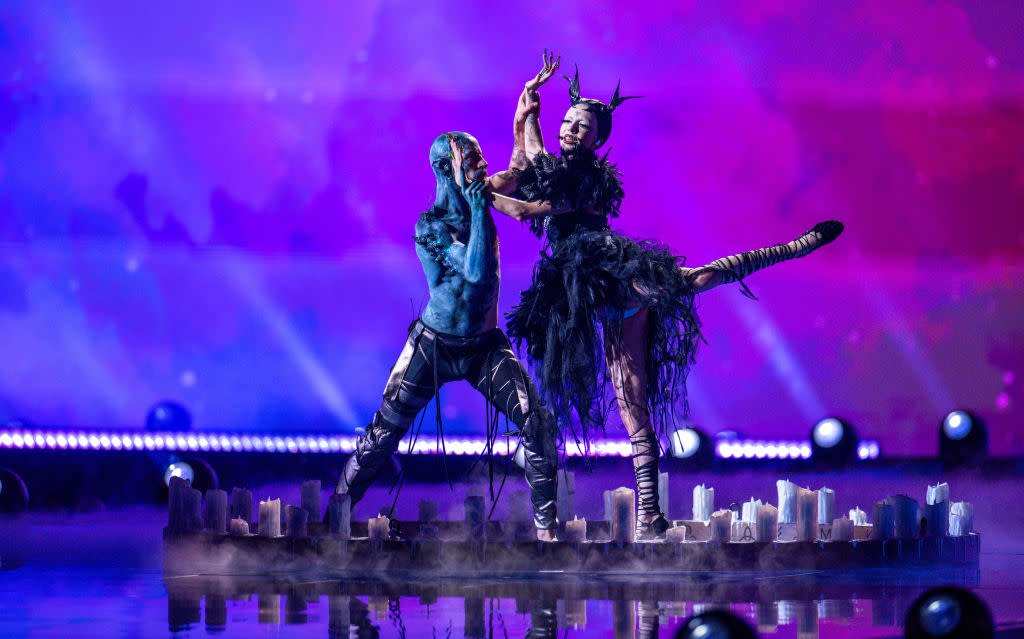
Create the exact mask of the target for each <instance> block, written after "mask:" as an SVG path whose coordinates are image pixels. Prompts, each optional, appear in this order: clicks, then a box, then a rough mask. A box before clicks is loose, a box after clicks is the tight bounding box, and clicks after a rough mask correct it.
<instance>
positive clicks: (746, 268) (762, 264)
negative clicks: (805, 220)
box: [699, 220, 843, 283]
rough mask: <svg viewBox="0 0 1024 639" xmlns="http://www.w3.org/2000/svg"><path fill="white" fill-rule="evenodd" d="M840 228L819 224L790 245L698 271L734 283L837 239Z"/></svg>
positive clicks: (838, 224)
mask: <svg viewBox="0 0 1024 639" xmlns="http://www.w3.org/2000/svg"><path fill="white" fill-rule="evenodd" d="M842 232H843V224H842V223H841V222H837V221H835V220H829V221H827V222H821V223H820V224H817V225H815V226H814V228H812V229H811V230H810V231H807V232H806V233H804V234H803V235H801V236H800V237H798V238H796V239H795V240H793V241H792V242H790V243H789V244H776V245H775V246H769V247H768V248H761V249H756V250H754V251H747V252H745V253H737V254H736V255H730V256H728V257H723V258H720V259H717V260H715V261H714V262H712V263H710V264H708V265H707V266H705V267H703V268H702V269H699V271H704V270H712V271H718V272H719V273H721V274H722V277H723V279H724V281H723V283H729V282H736V281H738V280H742V279H743V278H745V277H747V276H748V275H750V274H751V273H755V272H757V271H760V270H761V269H763V268H767V267H769V266H772V265H774V264H778V263H779V262H784V261H786V260H791V259H794V258H797V257H803V256H805V255H807V254H808V253H810V252H811V251H813V250H815V249H818V248H820V247H822V246H825V245H826V244H828V243H829V242H831V241H832V240H834V239H836V238H837V237H839V234H840V233H842Z"/></svg>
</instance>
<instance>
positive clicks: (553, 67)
mask: <svg viewBox="0 0 1024 639" xmlns="http://www.w3.org/2000/svg"><path fill="white" fill-rule="evenodd" d="M543 59H544V67H543V68H541V70H540V73H538V74H537V75H536V76H534V77H533V78H531V79H530V80H529V81H527V83H526V86H525V87H524V88H525V89H526V92H525V93H526V97H527V99H528V100H529V102H528V103H527V104H528V105H529V110H530V111H535V110H537V109H538V108H540V96H539V95H538V94H537V89H539V88H540V87H541V86H543V85H544V83H545V82H547V81H548V80H550V79H551V76H553V75H554V74H555V71H557V70H558V64H559V63H560V62H561V61H562V56H558V58H555V52H554V51H552V52H551V53H548V50H547V49H544V58H543Z"/></svg>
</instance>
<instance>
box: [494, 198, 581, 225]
mask: <svg viewBox="0 0 1024 639" xmlns="http://www.w3.org/2000/svg"><path fill="white" fill-rule="evenodd" d="M491 197H492V199H491V206H493V207H494V209H495V210H496V211H498V212H499V213H503V214H505V215H507V216H509V217H510V218H512V219H514V220H519V221H520V222H525V221H527V220H532V219H534V218H537V217H545V216H548V215H561V214H562V213H568V212H569V211H571V210H572V209H570V208H568V207H557V206H555V205H553V204H552V203H551V202H549V201H547V200H544V201H537V200H534V201H529V202H527V201H525V200H517V199H516V198H514V197H506V196H504V195H501V194H500V193H492V194H491Z"/></svg>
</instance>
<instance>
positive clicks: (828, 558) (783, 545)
mask: <svg viewBox="0 0 1024 639" xmlns="http://www.w3.org/2000/svg"><path fill="white" fill-rule="evenodd" d="M163 545H164V574H165V575H166V576H176V575H198V574H204V575H234V576H239V575H274V574H281V573H303V572H309V571H329V572H330V573H331V574H332V575H334V576H338V577H344V576H346V575H358V576H365V575H366V574H368V573H373V574H383V575H398V574H406V575H415V574H428V573H429V574H430V575H431V576H433V577H435V578H437V577H445V578H449V577H466V578H474V577H481V576H488V577H490V576H506V577H530V576H536V575H538V574H546V573H575V574H581V575H585V574H621V575H629V574H637V575H639V574H645V575H650V574H652V573H656V574H657V575H658V576H659V577H665V576H671V575H673V574H681V573H694V572H705V573H706V572H723V571H794V570H836V571H838V570H851V569H870V568H882V569H885V568H912V567H919V566H941V567H945V568H951V567H977V565H978V562H979V557H980V553H981V537H980V535H978V534H977V533H971V534H970V535H967V536H964V537H925V538H920V539H886V540H865V541H854V542H767V543H762V542H745V543H724V544H723V543H715V542H682V543H668V542H641V543H616V542H610V541H588V542H584V543H569V542H553V543H549V542H516V541H476V540H473V541H459V540H387V541H376V540H374V541H371V540H369V539H366V538H354V539H348V540H341V539H336V538H333V537H304V538H295V539H293V538H288V537H258V536H251V535H250V536H245V537H242V536H229V535H219V534H214V533H209V532H182V531H173V530H169V529H166V528H165V529H164V533H163Z"/></svg>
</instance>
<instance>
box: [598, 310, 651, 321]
mask: <svg viewBox="0 0 1024 639" xmlns="http://www.w3.org/2000/svg"><path fill="white" fill-rule="evenodd" d="M641 308H643V307H640V306H638V307H636V308H627V309H621V308H615V307H614V306H605V307H604V309H603V314H604V319H606V320H608V321H616V320H617V321H622V320H624V319H629V318H631V317H633V316H634V315H636V314H637V313H639V312H640V309H641Z"/></svg>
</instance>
